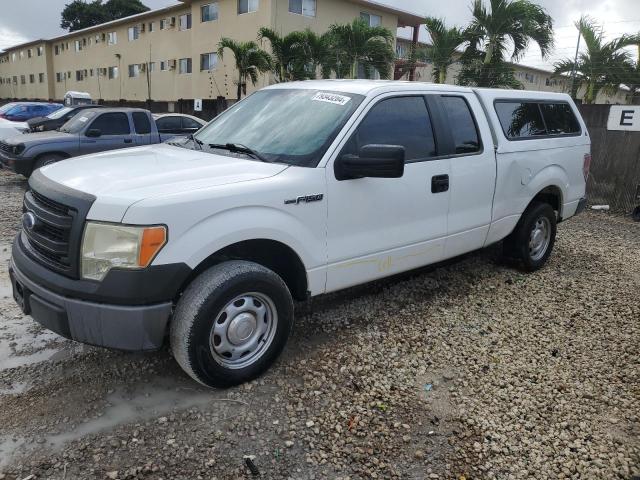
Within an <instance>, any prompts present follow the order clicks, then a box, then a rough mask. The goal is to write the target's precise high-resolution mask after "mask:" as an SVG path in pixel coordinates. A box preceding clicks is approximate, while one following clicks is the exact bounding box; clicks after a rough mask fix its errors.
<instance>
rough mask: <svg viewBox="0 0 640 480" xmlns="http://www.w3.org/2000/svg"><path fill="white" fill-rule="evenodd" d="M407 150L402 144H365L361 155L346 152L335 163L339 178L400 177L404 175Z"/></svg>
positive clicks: (336, 173) (335, 171) (335, 170)
mask: <svg viewBox="0 0 640 480" xmlns="http://www.w3.org/2000/svg"><path fill="white" fill-rule="evenodd" d="M404 158H405V150H404V147H403V146H401V145H365V146H364V147H362V148H361V149H360V152H359V155H351V154H345V155H342V156H340V157H339V158H338V159H337V160H336V161H335V163H334V173H335V175H336V179H337V180H352V179H355V178H365V177H371V178H400V177H402V175H404Z"/></svg>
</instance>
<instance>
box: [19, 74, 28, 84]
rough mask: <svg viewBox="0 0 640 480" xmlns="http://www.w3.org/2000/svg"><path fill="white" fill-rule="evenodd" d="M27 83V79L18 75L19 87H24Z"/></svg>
mask: <svg viewBox="0 0 640 480" xmlns="http://www.w3.org/2000/svg"><path fill="white" fill-rule="evenodd" d="M26 83H27V77H25V76H24V75H20V85H25V84H26Z"/></svg>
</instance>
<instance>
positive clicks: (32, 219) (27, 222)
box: [22, 212, 38, 231]
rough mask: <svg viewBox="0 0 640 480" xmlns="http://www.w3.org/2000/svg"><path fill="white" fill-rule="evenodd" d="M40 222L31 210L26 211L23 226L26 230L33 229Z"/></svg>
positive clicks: (23, 216)
mask: <svg viewBox="0 0 640 480" xmlns="http://www.w3.org/2000/svg"><path fill="white" fill-rule="evenodd" d="M37 222H38V219H37V218H36V216H35V215H34V214H33V213H31V212H26V213H25V214H23V215H22V227H23V228H24V229H25V230H29V231H32V230H33V229H34V228H35V227H36V224H37Z"/></svg>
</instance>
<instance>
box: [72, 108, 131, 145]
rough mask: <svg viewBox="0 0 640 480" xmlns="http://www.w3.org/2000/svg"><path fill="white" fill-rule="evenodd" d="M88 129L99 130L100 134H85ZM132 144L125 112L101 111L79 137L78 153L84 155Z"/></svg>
mask: <svg viewBox="0 0 640 480" xmlns="http://www.w3.org/2000/svg"><path fill="white" fill-rule="evenodd" d="M90 130H99V131H100V136H98V137H90V136H87V133H88V132H89V131H90ZM133 146H134V143H133V135H131V126H130V125H129V117H128V116H127V114H126V113H122V112H109V113H102V114H100V115H99V116H98V117H97V118H96V119H95V120H94V121H93V122H92V123H91V125H90V126H89V127H88V128H87V129H86V130H85V132H84V136H83V137H82V138H81V139H80V154H81V155H86V154H89V153H97V152H105V151H107V150H116V149H118V148H127V147H133Z"/></svg>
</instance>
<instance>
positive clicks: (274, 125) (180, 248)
mask: <svg viewBox="0 0 640 480" xmlns="http://www.w3.org/2000/svg"><path fill="white" fill-rule="evenodd" d="M590 158H591V157H590V138H589V134H588V132H587V129H586V127H585V124H584V122H583V121H582V119H581V117H580V114H579V112H578V110H577V109H576V107H575V105H574V103H573V102H572V100H571V98H570V97H569V96H568V95H564V94H555V93H548V92H527V91H517V90H484V89H471V88H463V87H455V86H451V85H433V84H426V83H414V82H381V81H355V80H354V81H341V80H333V81H332V80H326V81H308V82H300V83H283V84H278V85H274V86H271V87H268V88H265V89H263V90H260V91H258V92H256V93H254V94H253V95H250V96H249V97H247V98H246V99H244V100H243V101H241V102H238V103H237V104H235V105H234V106H233V107H232V108H230V109H229V110H227V111H226V112H224V113H223V114H221V115H220V116H218V117H217V118H216V119H215V120H214V121H213V122H211V123H210V124H209V125H208V126H207V127H205V128H204V129H202V130H200V131H199V132H198V133H196V134H195V135H194V136H192V137H189V138H184V139H182V140H181V141H180V142H176V143H175V144H174V145H167V144H162V145H154V146H146V147H140V148H133V149H129V150H122V151H118V152H107V153H101V154H96V155H94V156H93V157H85V158H83V159H71V160H68V161H65V162H61V163H59V164H56V165H50V166H47V167H44V168H42V169H40V170H37V171H36V172H35V173H34V175H33V176H32V177H31V179H30V182H29V185H30V190H29V191H28V192H27V193H26V195H25V198H24V212H25V213H24V215H23V218H22V224H23V228H22V231H21V232H20V233H19V235H18V236H17V238H16V239H15V242H14V244H13V251H12V259H11V263H10V275H11V280H12V283H13V291H14V297H15V299H16V301H17V302H18V304H19V305H20V306H21V307H22V309H23V310H24V312H25V313H26V314H30V315H31V316H32V317H33V318H34V319H35V320H36V321H38V322H40V323H41V324H42V325H44V326H45V327H47V328H49V329H51V330H53V331H55V332H58V333H59V334H61V335H63V336H65V337H68V338H71V339H74V340H77V341H79V342H85V343H89V344H93V345H100V346H104V347H109V348H115V349H123V350H149V349H157V348H159V347H160V346H161V345H162V344H163V342H164V341H165V338H166V337H168V339H169V341H170V344H171V349H172V351H173V354H174V356H175V358H176V360H177V361H178V363H179V364H180V365H181V366H182V368H183V369H184V370H185V371H186V372H187V373H188V374H189V375H190V376H191V377H193V378H194V379H195V380H197V381H198V382H201V383H202V384H205V385H209V386H214V387H224V386H229V385H234V384H238V383H240V382H244V381H247V380H249V379H252V378H254V377H256V376H257V375H259V374H260V373H261V372H263V371H264V370H265V369H266V368H268V366H269V365H270V364H271V363H272V362H273V361H274V360H275V359H276V357H277V356H278V354H279V353H280V352H281V350H282V349H283V347H284V345H285V343H286V341H287V338H288V337H289V333H290V331H291V328H292V325H293V322H294V303H293V299H297V300H304V299H306V298H308V297H310V296H315V295H320V294H324V293H326V292H332V291H335V290H339V289H343V288H346V287H350V286H352V285H356V284H362V283H365V282H369V281H372V280H375V279H378V278H381V277H385V276H390V275H394V274H397V273H399V272H404V271H407V270H411V269H415V268H418V267H422V266H424V265H429V264H433V263H436V262H440V261H443V260H445V259H449V258H452V257H455V256H458V255H461V254H464V253H466V252H470V251H473V250H477V249H481V248H483V247H486V246H487V245H491V244H494V243H496V242H500V241H503V245H504V251H505V253H506V254H507V255H508V256H510V257H512V258H513V259H515V260H516V262H514V263H519V264H520V265H521V267H522V268H523V269H524V270H527V271H533V270H536V269H539V268H541V267H542V266H543V265H544V264H545V262H546V261H547V259H548V258H549V255H550V254H551V251H552V249H553V246H554V241H555V236H556V225H557V223H558V222H562V221H565V220H567V219H568V218H570V217H571V216H573V215H575V214H576V213H578V212H579V211H581V210H582V209H583V208H584V205H585V183H586V179H587V175H588V171H589V165H590Z"/></svg>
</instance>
